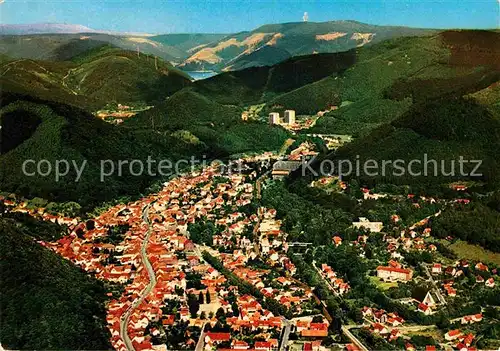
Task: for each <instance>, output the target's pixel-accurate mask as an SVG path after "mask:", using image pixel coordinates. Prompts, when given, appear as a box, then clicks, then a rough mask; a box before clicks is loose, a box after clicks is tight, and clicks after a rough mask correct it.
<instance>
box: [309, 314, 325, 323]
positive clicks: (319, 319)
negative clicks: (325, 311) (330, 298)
mask: <svg viewBox="0 0 500 351" xmlns="http://www.w3.org/2000/svg"><path fill="white" fill-rule="evenodd" d="M311 323H323V316H321V315H316V316H314V317H313V319H312V321H311Z"/></svg>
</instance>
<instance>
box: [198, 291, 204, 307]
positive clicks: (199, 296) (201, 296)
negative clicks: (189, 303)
mask: <svg viewBox="0 0 500 351" xmlns="http://www.w3.org/2000/svg"><path fill="white" fill-rule="evenodd" d="M198 302H199V303H200V305H202V304H203V293H202V292H201V291H200V293H199V294H198Z"/></svg>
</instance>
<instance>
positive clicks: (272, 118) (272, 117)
mask: <svg viewBox="0 0 500 351" xmlns="http://www.w3.org/2000/svg"><path fill="white" fill-rule="evenodd" d="M269 124H280V114H279V113H278V112H271V113H270V114H269Z"/></svg>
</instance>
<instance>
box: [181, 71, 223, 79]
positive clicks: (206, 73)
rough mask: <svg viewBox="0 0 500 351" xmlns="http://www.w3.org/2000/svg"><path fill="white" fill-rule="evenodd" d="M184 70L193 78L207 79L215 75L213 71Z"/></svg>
mask: <svg viewBox="0 0 500 351" xmlns="http://www.w3.org/2000/svg"><path fill="white" fill-rule="evenodd" d="M184 72H186V73H187V74H189V76H190V77H191V78H193V79H194V80H201V79H207V78H210V77H213V76H215V75H217V72H214V71H184Z"/></svg>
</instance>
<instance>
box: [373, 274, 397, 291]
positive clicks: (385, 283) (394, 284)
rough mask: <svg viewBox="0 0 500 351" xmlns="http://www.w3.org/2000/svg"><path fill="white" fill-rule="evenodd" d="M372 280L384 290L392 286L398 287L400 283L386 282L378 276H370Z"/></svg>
mask: <svg viewBox="0 0 500 351" xmlns="http://www.w3.org/2000/svg"><path fill="white" fill-rule="evenodd" d="M370 281H371V282H372V283H373V284H375V285H376V286H377V288H379V289H380V290H382V291H387V290H389V289H390V288H397V287H398V283H397V282H384V281H382V280H380V278H378V277H370Z"/></svg>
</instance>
